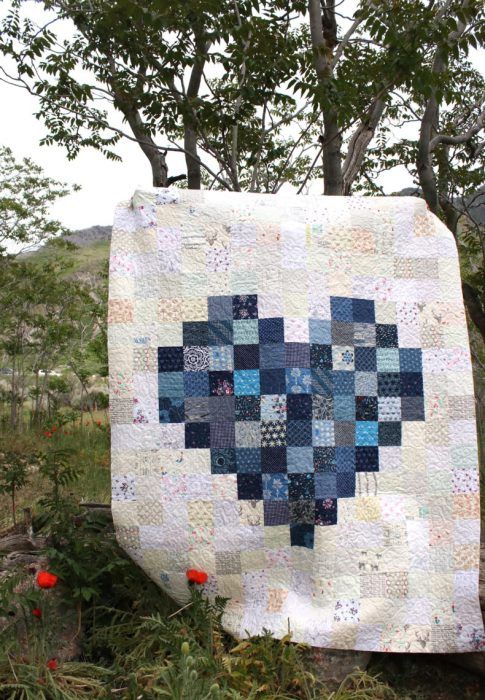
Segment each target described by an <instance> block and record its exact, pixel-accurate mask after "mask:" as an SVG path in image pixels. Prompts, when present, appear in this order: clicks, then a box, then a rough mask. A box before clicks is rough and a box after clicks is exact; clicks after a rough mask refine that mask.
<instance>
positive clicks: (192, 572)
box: [185, 569, 209, 584]
mask: <svg viewBox="0 0 485 700" xmlns="http://www.w3.org/2000/svg"><path fill="white" fill-rule="evenodd" d="M185 575H186V576H187V578H188V579H189V583H199V584H203V583H205V582H206V581H207V579H208V578H209V577H208V576H207V574H206V573H205V571H197V569H187V571H186V573H185Z"/></svg>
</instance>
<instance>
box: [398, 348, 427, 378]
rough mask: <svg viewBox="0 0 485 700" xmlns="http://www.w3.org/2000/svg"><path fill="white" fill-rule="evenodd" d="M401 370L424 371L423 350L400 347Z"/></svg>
mask: <svg viewBox="0 0 485 700" xmlns="http://www.w3.org/2000/svg"><path fill="white" fill-rule="evenodd" d="M399 364H400V369H401V372H422V370H423V360H422V352H421V350H420V349H418V348H399Z"/></svg>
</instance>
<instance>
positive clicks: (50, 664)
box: [47, 659, 57, 671]
mask: <svg viewBox="0 0 485 700" xmlns="http://www.w3.org/2000/svg"><path fill="white" fill-rule="evenodd" d="M47 668H50V670H51V671H55V670H56V668H57V661H56V660H55V659H49V661H48V662H47Z"/></svg>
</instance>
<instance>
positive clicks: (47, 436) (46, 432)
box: [44, 430, 52, 438]
mask: <svg viewBox="0 0 485 700" xmlns="http://www.w3.org/2000/svg"><path fill="white" fill-rule="evenodd" d="M44 437H46V438H51V437H52V433H51V432H50V430H45V431H44Z"/></svg>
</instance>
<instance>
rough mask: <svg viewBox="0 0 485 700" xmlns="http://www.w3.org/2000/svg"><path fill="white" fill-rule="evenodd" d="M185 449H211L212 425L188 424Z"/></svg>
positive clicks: (186, 426)
mask: <svg viewBox="0 0 485 700" xmlns="http://www.w3.org/2000/svg"><path fill="white" fill-rule="evenodd" d="M185 447H186V449H188V450H190V449H201V448H204V447H210V423H186V424H185Z"/></svg>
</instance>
